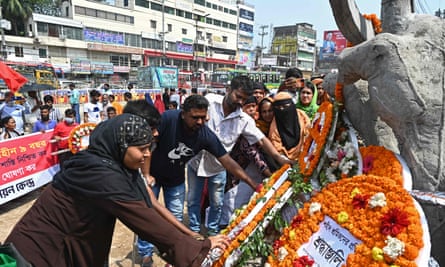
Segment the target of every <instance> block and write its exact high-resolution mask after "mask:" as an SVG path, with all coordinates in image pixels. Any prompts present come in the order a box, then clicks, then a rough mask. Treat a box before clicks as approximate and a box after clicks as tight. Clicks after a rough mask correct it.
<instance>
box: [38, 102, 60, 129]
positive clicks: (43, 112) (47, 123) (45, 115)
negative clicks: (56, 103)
mask: <svg viewBox="0 0 445 267" xmlns="http://www.w3.org/2000/svg"><path fill="white" fill-rule="evenodd" d="M49 109H50V107H49V106H48V105H43V106H40V120H38V121H36V123H34V127H33V128H32V132H33V133H37V132H42V133H44V132H45V131H47V130H51V129H54V127H56V124H57V122H56V121H55V120H51V119H50V118H49Z"/></svg>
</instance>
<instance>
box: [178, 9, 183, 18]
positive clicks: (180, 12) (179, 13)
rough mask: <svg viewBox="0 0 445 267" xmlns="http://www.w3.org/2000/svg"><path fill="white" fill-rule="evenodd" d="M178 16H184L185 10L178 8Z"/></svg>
mask: <svg viewBox="0 0 445 267" xmlns="http://www.w3.org/2000/svg"><path fill="white" fill-rule="evenodd" d="M176 16H178V17H184V10H180V9H176Z"/></svg>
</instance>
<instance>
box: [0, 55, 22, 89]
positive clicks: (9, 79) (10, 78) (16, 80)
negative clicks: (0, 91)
mask: <svg viewBox="0 0 445 267" xmlns="http://www.w3.org/2000/svg"><path fill="white" fill-rule="evenodd" d="M0 78H1V79H3V80H4V81H5V83H6V85H7V86H8V88H9V90H10V91H11V92H13V93H15V92H17V91H18V90H19V89H20V87H22V86H23V85H24V84H25V83H26V82H27V81H28V79H26V78H25V77H23V76H22V75H21V74H20V73H18V72H17V71H15V70H13V69H11V68H10V67H8V65H6V64H5V63H3V62H0Z"/></svg>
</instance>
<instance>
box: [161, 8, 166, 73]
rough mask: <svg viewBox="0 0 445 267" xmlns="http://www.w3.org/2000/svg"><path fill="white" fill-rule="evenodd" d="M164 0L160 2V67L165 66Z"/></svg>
mask: <svg viewBox="0 0 445 267" xmlns="http://www.w3.org/2000/svg"><path fill="white" fill-rule="evenodd" d="M164 17H165V0H162V27H161V28H162V57H161V66H164V65H165V56H166V55H165V18H164Z"/></svg>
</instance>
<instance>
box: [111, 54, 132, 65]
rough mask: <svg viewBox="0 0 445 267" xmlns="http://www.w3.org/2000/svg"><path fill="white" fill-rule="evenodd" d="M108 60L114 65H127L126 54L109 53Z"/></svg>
mask: <svg viewBox="0 0 445 267" xmlns="http://www.w3.org/2000/svg"><path fill="white" fill-rule="evenodd" d="M110 62H111V63H113V65H114V66H128V55H111V56H110Z"/></svg>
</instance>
